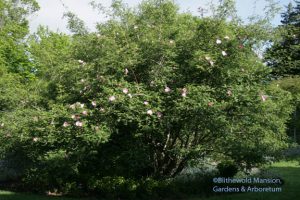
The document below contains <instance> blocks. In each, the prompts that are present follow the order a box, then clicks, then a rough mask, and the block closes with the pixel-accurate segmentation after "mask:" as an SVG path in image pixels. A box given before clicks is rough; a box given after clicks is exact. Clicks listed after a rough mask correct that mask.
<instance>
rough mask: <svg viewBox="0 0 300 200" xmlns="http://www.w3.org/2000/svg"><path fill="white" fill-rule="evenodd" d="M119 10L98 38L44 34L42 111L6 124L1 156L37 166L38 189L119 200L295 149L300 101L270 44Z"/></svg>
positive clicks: (167, 8)
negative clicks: (185, 173)
mask: <svg viewBox="0 0 300 200" xmlns="http://www.w3.org/2000/svg"><path fill="white" fill-rule="evenodd" d="M227 3H229V6H230V7H232V1H228V2H227ZM224 6H225V7H226V5H224ZM225 7H224V8H220V9H219V10H220V12H221V11H223V10H224V9H225ZM111 9H112V10H111V13H110V16H111V18H110V19H109V20H108V21H107V22H103V23H99V24H98V25H97V32H96V33H88V32H85V31H83V30H85V29H84V27H82V26H83V25H82V23H81V22H80V21H78V19H77V18H76V17H74V16H73V17H72V16H71V17H72V19H71V22H70V28H72V30H73V33H75V34H74V35H73V36H67V35H63V34H58V33H52V32H50V31H48V30H47V29H45V28H40V29H39V31H38V33H36V34H35V35H33V36H31V37H30V39H29V42H28V43H29V44H30V45H29V48H28V49H29V50H28V51H29V52H30V54H29V57H30V58H31V60H29V63H32V64H33V65H34V66H35V69H36V70H37V71H36V72H35V73H34V76H35V78H36V80H35V81H33V82H32V84H30V86H31V87H29V88H31V89H32V90H30V91H32V93H30V94H31V95H30V99H29V100H28V104H26V105H27V106H24V107H22V109H18V110H13V112H11V113H5V114H4V115H3V116H1V119H0V120H1V123H3V125H1V127H0V134H1V137H0V141H1V143H5V145H3V146H2V147H1V156H2V157H3V158H4V159H7V160H14V159H15V158H20V159H21V160H23V161H26V162H24V163H23V164H22V165H21V168H22V170H21V172H22V173H20V174H21V178H22V180H23V182H24V183H26V185H27V186H29V187H32V188H37V189H39V190H51V189H58V190H59V191H62V192H65V193H70V192H73V191H76V190H82V191H89V192H91V191H96V192H99V193H100V194H101V192H104V193H109V192H111V190H112V189H113V188H115V190H114V191H117V193H118V195H117V196H118V197H119V196H121V195H119V193H123V192H122V191H123V190H126V191H128V190H132V191H138V189H137V188H138V187H137V185H138V183H139V184H142V183H140V182H142V181H143V180H147V178H150V183H149V184H148V183H145V185H146V186H145V188H147V187H148V186H149V187H150V189H149V190H150V191H151V187H152V186H153V187H156V186H157V185H159V184H164V181H165V180H168V178H173V177H175V176H177V175H178V174H180V173H181V172H182V170H183V169H184V168H186V167H187V166H188V165H189V163H190V162H192V161H197V160H201V159H203V158H211V159H213V160H217V161H222V160H230V161H231V162H232V163H235V165H236V166H237V167H239V168H241V169H249V168H251V167H252V166H254V165H258V164H260V163H263V162H265V157H266V156H268V155H274V153H276V152H277V151H278V150H281V149H282V148H284V147H285V146H286V142H287V140H286V139H287V138H286V134H285V128H286V127H285V123H286V121H287V120H288V118H289V114H290V112H291V110H292V106H291V104H290V101H291V95H290V94H289V93H288V92H286V91H283V90H281V89H280V87H276V86H274V85H270V84H269V83H270V79H269V73H270V70H269V68H268V67H267V66H265V65H264V64H263V63H262V61H261V60H260V59H259V58H258V56H257V55H256V53H255V52H254V51H253V49H254V48H255V47H256V45H257V44H258V43H260V42H261V41H263V40H264V37H265V36H263V34H262V32H260V34H257V35H256V34H255V32H254V31H253V29H250V28H249V26H243V25H241V24H239V23H236V21H226V19H225V18H222V19H217V18H198V17H195V16H192V15H191V14H188V13H179V11H178V10H179V9H178V7H177V5H175V4H174V3H173V2H172V1H168V0H165V1H158V0H152V1H146V2H143V3H142V4H140V5H139V7H137V8H136V9H130V8H127V7H126V6H124V5H123V4H122V3H121V2H120V1H114V2H113V4H112V8H111ZM230 10H231V11H234V9H233V8H230ZM225 11H226V9H225ZM222 16H223V15H222ZM259 30H262V29H259ZM25 55H26V54H25ZM12 91H13V92H14V90H12ZM24 91H26V92H29V91H27V90H24ZM26 92H25V93H26ZM13 100H14V101H16V103H15V104H17V103H18V102H19V101H17V100H18V98H13ZM6 101H7V103H6V104H7V105H10V102H9V101H10V99H9V98H8V100H6ZM6 104H5V105H6ZM3 105H4V104H3ZM8 124H11V125H9V126H8ZM8 140H9V142H7V141H8ZM16 147H17V148H16ZM152 178H154V179H160V180H162V181H161V182H156V181H155V180H153V184H152V182H151V179H152ZM136 180H137V182H138V183H136V182H135V181H136ZM146 182H147V181H146ZM166 185H168V183H167V182H166ZM141 187H142V186H141ZM161 188H164V186H161ZM140 189H141V190H143V188H140ZM162 193H163V192H162ZM130 194H131V193H130ZM130 194H129V195H130ZM115 197H116V196H113V197H112V198H115Z"/></svg>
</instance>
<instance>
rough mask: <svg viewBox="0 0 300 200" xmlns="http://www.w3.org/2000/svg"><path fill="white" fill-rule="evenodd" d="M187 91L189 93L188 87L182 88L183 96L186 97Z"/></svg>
mask: <svg viewBox="0 0 300 200" xmlns="http://www.w3.org/2000/svg"><path fill="white" fill-rule="evenodd" d="M186 93H187V89H186V88H183V89H182V90H181V96H183V97H186Z"/></svg>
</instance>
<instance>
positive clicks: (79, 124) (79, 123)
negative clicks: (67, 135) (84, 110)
mask: <svg viewBox="0 0 300 200" xmlns="http://www.w3.org/2000/svg"><path fill="white" fill-rule="evenodd" d="M75 125H76V126H79V127H82V126H83V123H82V122H80V121H77V122H76V123H75Z"/></svg>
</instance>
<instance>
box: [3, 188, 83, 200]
mask: <svg viewBox="0 0 300 200" xmlns="http://www.w3.org/2000/svg"><path fill="white" fill-rule="evenodd" d="M0 200H89V199H76V198H66V197H49V196H41V195H33V194H20V193H15V192H9V191H3V190H0Z"/></svg>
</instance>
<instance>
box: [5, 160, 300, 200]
mask: <svg viewBox="0 0 300 200" xmlns="http://www.w3.org/2000/svg"><path fill="white" fill-rule="evenodd" d="M268 170H269V171H270V172H272V173H274V174H277V175H279V176H280V177H282V178H283V179H284V185H283V186H282V192H281V193H243V194H230V195H219V196H215V197H210V198H197V197H195V198H189V199H188V200H296V199H299V197H300V165H299V162H297V161H281V162H277V163H274V164H273V165H272V166H271V167H269V169H268ZM89 199H94V198H86V199H76V198H65V197H47V196H40V195H31V194H20V193H14V192H9V191H1V190H0V200H89Z"/></svg>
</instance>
